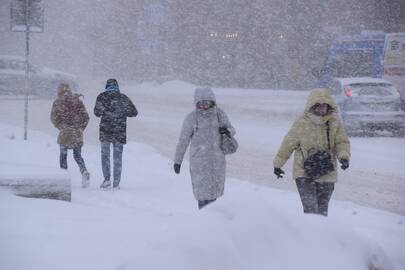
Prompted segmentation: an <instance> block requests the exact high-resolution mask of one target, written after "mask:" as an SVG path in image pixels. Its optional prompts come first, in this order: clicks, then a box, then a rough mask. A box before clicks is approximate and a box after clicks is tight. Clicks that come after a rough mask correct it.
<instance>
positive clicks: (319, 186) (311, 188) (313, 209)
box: [295, 178, 335, 216]
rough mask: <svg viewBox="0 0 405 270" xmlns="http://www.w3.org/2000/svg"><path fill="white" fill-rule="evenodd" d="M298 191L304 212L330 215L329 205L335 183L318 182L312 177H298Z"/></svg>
mask: <svg viewBox="0 0 405 270" xmlns="http://www.w3.org/2000/svg"><path fill="white" fill-rule="evenodd" d="M295 182H296V183H297V188H298V193H299V194H300V197H301V202H302V207H303V208H304V213H311V214H319V215H323V216H327V215H328V205H329V201H330V198H331V197H332V193H333V190H334V188H335V184H334V183H318V182H315V181H314V180H312V179H310V178H298V179H296V180H295Z"/></svg>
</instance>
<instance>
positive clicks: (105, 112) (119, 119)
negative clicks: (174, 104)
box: [94, 79, 138, 189]
mask: <svg viewBox="0 0 405 270" xmlns="http://www.w3.org/2000/svg"><path fill="white" fill-rule="evenodd" d="M94 114H95V115H96V116H97V117H101V121H100V142H101V165H102V169H103V175H104V182H103V183H102V184H101V186H100V188H103V189H104V188H109V187H111V180H110V177H111V172H110V148H111V144H112V145H113V160H114V173H113V176H114V182H113V188H116V189H118V188H119V184H120V180H121V170H122V152H123V148H124V144H126V143H127V134H126V133H127V117H135V116H137V115H138V111H137V109H136V108H135V106H134V104H133V103H132V101H131V100H130V99H129V98H128V97H127V96H126V95H124V94H122V93H120V90H119V86H118V82H117V80H116V79H108V80H107V84H106V86H105V91H104V92H103V93H101V94H99V95H98V97H97V101H96V105H95V107H94Z"/></svg>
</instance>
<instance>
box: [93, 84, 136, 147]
mask: <svg viewBox="0 0 405 270" xmlns="http://www.w3.org/2000/svg"><path fill="white" fill-rule="evenodd" d="M94 114H95V115H96V116H97V117H101V121H100V141H102V142H112V143H122V144H125V143H127V117H135V116H137V115H138V111H137V109H136V108H135V105H134V104H133V103H132V101H131V100H130V99H129V98H128V97H127V96H126V95H124V94H121V93H120V92H118V91H105V92H103V93H101V94H99V95H98V97H97V101H96V106H95V107H94Z"/></svg>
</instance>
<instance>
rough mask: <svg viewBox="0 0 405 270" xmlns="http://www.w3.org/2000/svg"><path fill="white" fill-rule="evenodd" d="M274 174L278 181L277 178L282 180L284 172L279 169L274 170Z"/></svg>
mask: <svg viewBox="0 0 405 270" xmlns="http://www.w3.org/2000/svg"><path fill="white" fill-rule="evenodd" d="M274 174H275V175H277V179H278V178H283V174H285V172H284V171H283V170H282V169H280V168H274Z"/></svg>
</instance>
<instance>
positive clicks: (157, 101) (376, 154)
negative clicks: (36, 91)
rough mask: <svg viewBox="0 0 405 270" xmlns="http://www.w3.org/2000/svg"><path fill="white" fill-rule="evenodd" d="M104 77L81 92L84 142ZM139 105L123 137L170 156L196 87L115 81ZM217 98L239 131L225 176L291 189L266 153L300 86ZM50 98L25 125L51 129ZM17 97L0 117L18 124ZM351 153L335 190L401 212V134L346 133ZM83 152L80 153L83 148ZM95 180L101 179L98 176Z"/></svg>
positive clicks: (404, 184) (227, 92)
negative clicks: (87, 118)
mask: <svg viewBox="0 0 405 270" xmlns="http://www.w3.org/2000/svg"><path fill="white" fill-rule="evenodd" d="M104 84H105V81H104V80H99V81H84V82H83V83H82V84H81V86H82V89H83V90H82V93H84V95H85V98H84V101H85V103H86V105H87V109H88V111H89V113H90V117H91V120H90V125H89V127H88V128H87V129H86V131H85V140H86V143H87V144H92V145H98V119H96V118H95V117H94V116H93V114H92V110H93V107H94V103H95V98H96V96H97V94H99V92H100V91H101V90H102V89H104ZM120 86H121V90H122V92H124V93H125V94H127V95H128V96H130V97H131V98H132V99H133V101H134V103H135V104H136V106H137V107H138V109H139V116H138V117H137V118H135V119H130V120H129V121H128V138H129V140H131V141H136V142H142V143H146V144H148V145H151V146H153V147H154V148H155V149H157V151H158V152H159V153H160V154H162V155H163V156H165V157H166V158H169V159H172V157H173V155H174V151H175V147H176V143H177V140H178V136H179V133H180V128H181V124H182V121H183V119H184V117H185V116H186V114H187V113H188V112H189V111H191V110H192V109H193V93H194V91H193V90H194V87H195V86H193V85H191V84H187V83H184V82H180V81H173V82H168V83H165V84H162V85H160V84H152V83H144V84H140V85H139V84H136V83H132V82H127V83H120ZM214 91H215V93H216V95H217V101H218V103H219V105H220V106H221V107H223V108H224V109H225V111H226V112H227V113H228V115H229V117H230V120H231V121H232V123H233V125H234V126H235V128H236V130H237V139H238V140H239V143H240V149H239V151H238V153H237V154H235V155H232V156H230V157H229V159H228V175H229V176H231V177H234V178H238V179H242V180H246V181H249V182H253V183H258V184H261V185H265V186H270V187H275V188H279V189H283V190H291V191H295V190H296V187H295V184H294V182H293V181H292V180H291V162H289V163H287V164H286V166H285V170H286V172H287V173H286V176H285V177H284V179H281V180H280V179H279V180H277V179H276V178H275V176H274V175H273V166H272V160H273V158H274V156H275V154H276V152H277V150H278V147H279V146H280V143H281V140H282V138H283V136H284V135H285V134H286V132H287V130H288V129H289V127H290V126H291V124H292V122H293V121H294V118H295V117H296V116H297V115H298V114H299V113H301V112H302V110H303V108H304V104H305V101H306V97H307V94H308V93H307V92H306V91H270V90H255V89H251V90H243V89H215V90H214ZM51 105H52V101H46V100H33V101H32V102H30V105H29V106H30V116H29V120H30V128H31V129H34V130H39V131H42V132H45V133H47V134H50V135H53V136H55V138H53V140H56V134H57V131H56V129H55V128H54V127H52V125H51V123H50V121H49V120H48V119H49V113H50V110H51ZM22 112H23V100H18V99H17V100H12V99H10V98H5V99H3V98H0V123H7V124H11V125H16V126H20V127H22V124H23V116H22ZM351 143H352V160H351V164H350V168H349V170H347V171H344V172H342V171H339V182H338V184H337V185H336V188H335V192H334V195H333V197H334V198H335V199H339V200H343V201H351V202H354V203H357V204H361V205H364V206H369V207H373V208H379V209H384V210H388V211H391V212H394V213H400V214H402V215H404V214H405V167H404V165H403V160H405V151H404V150H403V149H405V139H404V138H390V137H385V138H352V139H351ZM85 154H86V153H85ZM100 181H101V180H100Z"/></svg>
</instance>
